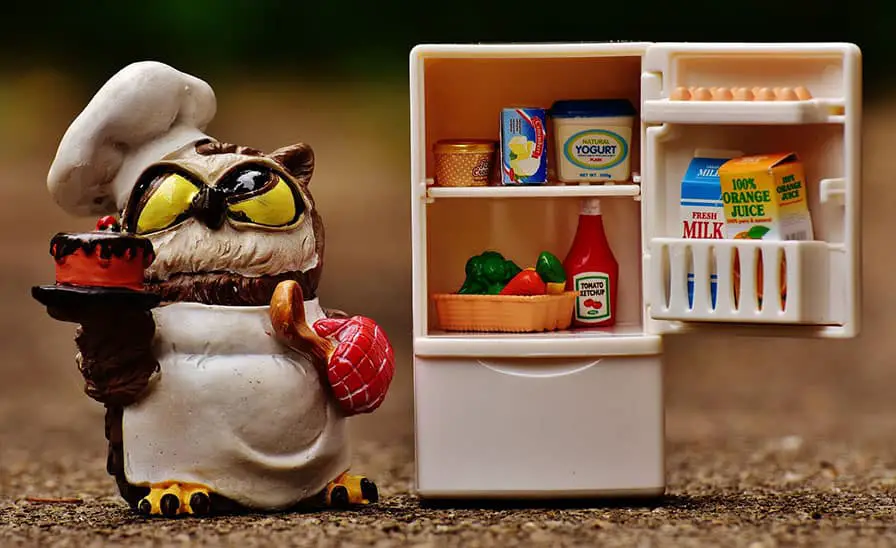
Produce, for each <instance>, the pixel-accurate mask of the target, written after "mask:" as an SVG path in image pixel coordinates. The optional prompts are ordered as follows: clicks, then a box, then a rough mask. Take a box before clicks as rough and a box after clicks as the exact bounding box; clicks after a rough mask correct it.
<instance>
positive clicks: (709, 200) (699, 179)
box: [680, 149, 742, 307]
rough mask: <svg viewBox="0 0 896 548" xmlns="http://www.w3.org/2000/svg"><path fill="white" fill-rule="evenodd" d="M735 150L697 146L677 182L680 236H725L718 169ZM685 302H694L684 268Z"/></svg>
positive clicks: (714, 282)
mask: <svg viewBox="0 0 896 548" xmlns="http://www.w3.org/2000/svg"><path fill="white" fill-rule="evenodd" d="M741 154H742V152H740V151H737V150H713V149H698V150H696V151H695V153H694V158H693V159H692V160H691V163H690V165H688V169H687V171H686V172H685V174H684V177H683V178H682V181H681V208H680V211H681V237H682V238H701V239H717V240H720V239H722V238H724V237H725V235H724V229H725V210H724V207H723V205H724V204H723V203H722V188H721V185H720V183H719V168H720V167H721V166H722V164H724V163H725V162H727V161H728V160H729V159H731V158H735V157H737V156H740V155H741ZM717 285H718V276H717V275H716V273H715V272H713V273H712V274H711V276H710V294H711V297H712V305H713V307H715V305H716V289H717ZM688 304H689V305H690V306H693V304H694V273H693V272H692V271H690V270H689V271H688Z"/></svg>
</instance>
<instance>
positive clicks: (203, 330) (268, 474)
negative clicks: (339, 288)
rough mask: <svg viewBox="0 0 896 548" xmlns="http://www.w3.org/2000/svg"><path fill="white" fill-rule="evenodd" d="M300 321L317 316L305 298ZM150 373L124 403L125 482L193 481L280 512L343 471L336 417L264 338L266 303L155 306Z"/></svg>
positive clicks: (309, 371) (323, 396)
mask: <svg viewBox="0 0 896 548" xmlns="http://www.w3.org/2000/svg"><path fill="white" fill-rule="evenodd" d="M305 311H306V316H307V318H308V321H309V322H312V323H313V322H314V321H316V320H317V319H319V318H321V317H323V315H324V314H323V311H322V310H321V308H320V305H319V304H318V302H317V300H314V301H308V302H306V303H305ZM153 315H154V317H155V321H156V346H155V352H156V357H157V358H158V360H159V364H160V370H161V371H160V373H159V374H158V376H157V377H156V378H154V379H153V381H152V384H151V387H150V390H149V391H148V395H147V396H146V397H145V398H144V399H143V400H142V401H140V402H139V403H137V404H135V405H132V406H129V407H127V408H125V411H124V417H123V422H122V430H123V440H124V462H125V474H126V476H127V479H128V481H129V482H131V483H132V484H135V485H146V484H148V483H159V482H165V481H178V482H190V483H200V484H203V485H205V486H208V487H209V488H210V489H211V490H213V491H214V492H216V493H218V494H220V495H223V496H225V497H228V498H230V499H233V500H235V501H237V502H239V503H241V504H243V505H245V506H248V507H255V508H269V509H277V508H284V507H287V506H290V505H291V504H294V503H296V502H298V501H300V500H303V499H305V498H308V497H310V496H313V495H315V494H316V493H318V492H320V491H321V490H322V489H323V488H324V487H326V484H327V483H328V482H329V481H331V480H333V479H335V478H336V476H338V475H339V474H340V473H342V472H345V471H346V470H347V469H348V467H349V460H350V454H349V446H348V436H347V429H346V425H345V419H344V417H343V416H342V415H341V414H340V412H339V410H338V409H337V407H336V406H335V403H334V402H333V401H332V398H330V397H329V396H328V394H327V393H326V392H325V391H324V390H323V389H322V385H321V379H320V376H319V374H318V372H317V371H316V369H315V368H314V366H313V365H312V364H310V363H308V362H307V361H305V360H304V359H303V358H302V357H301V356H299V355H298V354H296V353H293V352H291V351H290V350H288V349H287V348H286V347H284V346H283V345H281V344H280V343H279V342H278V341H277V340H276V339H275V338H274V337H273V335H272V333H271V324H270V319H269V318H268V307H266V306H265V307H230V306H208V305H202V304H195V303H177V304H172V305H168V306H164V307H161V308H157V309H155V310H154V311H153Z"/></svg>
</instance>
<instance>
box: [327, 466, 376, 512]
mask: <svg viewBox="0 0 896 548" xmlns="http://www.w3.org/2000/svg"><path fill="white" fill-rule="evenodd" d="M325 493H326V504H327V506H330V507H331V508H348V507H351V506H362V505H365V504H373V503H376V502H377V501H379V498H380V497H379V491H377V488H376V484H375V483H373V482H372V481H370V480H369V479H367V478H366V477H365V476H352V475H349V474H341V475H340V476H339V477H338V478H336V479H335V480H333V481H331V482H330V484H329V485H327V489H326V492H325Z"/></svg>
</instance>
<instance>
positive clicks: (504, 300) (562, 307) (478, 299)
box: [432, 291, 578, 333]
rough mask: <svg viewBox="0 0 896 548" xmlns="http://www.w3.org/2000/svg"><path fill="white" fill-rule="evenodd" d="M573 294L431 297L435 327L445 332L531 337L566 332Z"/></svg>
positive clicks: (444, 294)
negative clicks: (523, 335)
mask: <svg viewBox="0 0 896 548" xmlns="http://www.w3.org/2000/svg"><path fill="white" fill-rule="evenodd" d="M576 296H578V292H577V291H565V292H563V293H559V294H556V295H531V296H528V295H460V294H457V293H439V294H435V295H433V296H432V299H433V301H434V302H435V305H436V313H437V316H438V320H439V327H440V328H441V329H443V330H445V331H477V332H501V333H534V332H540V331H555V330H562V329H568V328H569V326H570V325H571V324H572V314H573V308H574V307H575V303H576Z"/></svg>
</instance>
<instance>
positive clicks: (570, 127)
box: [551, 99, 636, 182]
mask: <svg viewBox="0 0 896 548" xmlns="http://www.w3.org/2000/svg"><path fill="white" fill-rule="evenodd" d="M635 114H636V111H635V107H633V106H632V104H631V102H629V101H628V100H626V99H592V100H567V101H557V102H555V103H554V104H553V106H552V107H551V120H552V122H553V133H554V147H555V149H554V150H556V157H557V167H558V170H557V178H558V179H559V180H560V181H562V182H576V181H594V180H600V181H626V180H628V178H629V175H630V174H631V168H630V165H631V161H630V156H631V140H632V124H633V121H634V118H635Z"/></svg>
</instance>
